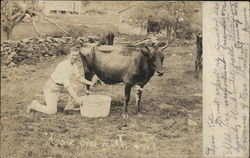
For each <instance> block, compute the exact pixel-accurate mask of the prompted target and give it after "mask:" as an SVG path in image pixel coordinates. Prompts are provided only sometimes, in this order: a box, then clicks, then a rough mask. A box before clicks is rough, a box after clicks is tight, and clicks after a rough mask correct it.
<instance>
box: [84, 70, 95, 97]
mask: <svg viewBox="0 0 250 158" xmlns="http://www.w3.org/2000/svg"><path fill="white" fill-rule="evenodd" d="M93 76H94V73H93V72H92V71H87V72H85V74H84V77H85V79H87V80H89V81H91V80H92V78H93ZM85 88H86V89H85V91H86V93H87V95H88V94H89V93H88V92H89V90H90V85H86V87H85Z"/></svg>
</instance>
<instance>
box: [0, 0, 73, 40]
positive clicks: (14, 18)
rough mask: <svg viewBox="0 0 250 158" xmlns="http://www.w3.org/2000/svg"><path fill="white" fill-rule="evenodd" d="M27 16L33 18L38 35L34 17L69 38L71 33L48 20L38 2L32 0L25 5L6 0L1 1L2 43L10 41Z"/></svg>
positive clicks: (32, 21) (20, 2)
mask: <svg viewBox="0 0 250 158" xmlns="http://www.w3.org/2000/svg"><path fill="white" fill-rule="evenodd" d="M26 15H29V16H30V17H31V18H30V20H31V23H32V25H33V26H34V28H35V31H36V32H37V33H38V35H40V33H39V32H38V30H37V27H36V24H35V22H34V20H33V19H32V18H33V17H38V18H39V20H44V21H47V22H49V23H51V24H53V25H55V26H56V27H58V28H59V29H60V30H61V31H62V32H64V33H65V34H66V35H67V36H69V33H67V32H66V31H65V30H64V29H63V28H62V27H61V26H59V25H58V24H56V23H55V22H53V21H52V20H50V19H48V18H46V17H45V16H44V15H43V14H42V13H41V10H40V8H39V7H38V2H37V1H35V0H32V1H27V2H25V3H24V2H22V1H11V0H4V1H1V41H4V40H9V39H10V36H11V34H12V32H13V29H14V27H15V26H16V25H17V24H19V23H20V22H21V21H22V20H23V19H24V18H25V17H26Z"/></svg>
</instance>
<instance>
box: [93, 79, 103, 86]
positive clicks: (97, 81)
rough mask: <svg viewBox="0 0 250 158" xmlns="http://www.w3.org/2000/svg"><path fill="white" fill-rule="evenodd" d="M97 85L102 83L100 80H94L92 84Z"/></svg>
mask: <svg viewBox="0 0 250 158" xmlns="http://www.w3.org/2000/svg"><path fill="white" fill-rule="evenodd" d="M98 85H100V86H101V85H102V81H101V80H96V81H95V84H94V86H98Z"/></svg>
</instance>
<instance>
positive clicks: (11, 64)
mask: <svg viewBox="0 0 250 158" xmlns="http://www.w3.org/2000/svg"><path fill="white" fill-rule="evenodd" d="M14 66H16V64H15V63H14V62H11V63H10V64H8V67H14Z"/></svg>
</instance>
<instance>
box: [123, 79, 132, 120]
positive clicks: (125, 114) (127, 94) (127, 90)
mask: <svg viewBox="0 0 250 158" xmlns="http://www.w3.org/2000/svg"><path fill="white" fill-rule="evenodd" d="M131 88H132V86H131V85H128V84H125V99H124V106H123V117H124V118H128V117H129V115H128V102H129V99H130V92H131Z"/></svg>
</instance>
